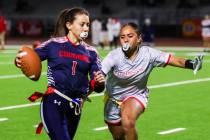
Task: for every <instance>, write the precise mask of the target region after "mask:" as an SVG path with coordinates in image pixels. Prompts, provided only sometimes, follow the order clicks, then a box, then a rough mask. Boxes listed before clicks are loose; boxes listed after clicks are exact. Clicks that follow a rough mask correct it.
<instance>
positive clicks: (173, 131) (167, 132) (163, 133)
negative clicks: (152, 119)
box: [158, 128, 186, 135]
mask: <svg viewBox="0 0 210 140" xmlns="http://www.w3.org/2000/svg"><path fill="white" fill-rule="evenodd" d="M184 130H186V128H174V129H171V130H166V131H162V132H158V134H160V135H166V134H171V133H176V132H179V131H184Z"/></svg>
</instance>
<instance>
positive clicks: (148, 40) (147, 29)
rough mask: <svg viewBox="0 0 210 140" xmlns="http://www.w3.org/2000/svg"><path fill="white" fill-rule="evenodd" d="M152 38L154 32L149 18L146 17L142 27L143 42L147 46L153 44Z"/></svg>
mask: <svg viewBox="0 0 210 140" xmlns="http://www.w3.org/2000/svg"><path fill="white" fill-rule="evenodd" d="M154 38H155V32H154V28H153V26H152V25H151V20H150V18H146V19H145V20H144V25H143V28H142V39H143V44H145V45H148V46H154Z"/></svg>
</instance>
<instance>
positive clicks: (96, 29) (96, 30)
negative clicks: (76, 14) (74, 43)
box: [91, 19, 102, 45]
mask: <svg viewBox="0 0 210 140" xmlns="http://www.w3.org/2000/svg"><path fill="white" fill-rule="evenodd" d="M101 30H102V24H101V22H100V21H99V20H98V19H95V20H93V21H92V24H91V33H92V43H93V44H94V45H99V43H100V33H101Z"/></svg>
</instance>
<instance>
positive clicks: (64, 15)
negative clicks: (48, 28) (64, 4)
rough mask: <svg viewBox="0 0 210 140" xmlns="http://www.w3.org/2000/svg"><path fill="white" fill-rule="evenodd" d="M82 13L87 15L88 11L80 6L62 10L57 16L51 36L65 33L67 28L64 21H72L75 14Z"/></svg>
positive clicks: (59, 35)
mask: <svg viewBox="0 0 210 140" xmlns="http://www.w3.org/2000/svg"><path fill="white" fill-rule="evenodd" d="M82 14H85V15H87V16H89V13H88V11H87V10H85V9H83V8H80V7H75V8H71V9H64V10H62V11H61V12H60V14H59V16H58V19H57V22H56V25H55V29H54V33H53V35H52V37H61V36H65V35H67V34H68V29H67V28H66V22H70V23H73V21H74V20H75V17H76V15H82Z"/></svg>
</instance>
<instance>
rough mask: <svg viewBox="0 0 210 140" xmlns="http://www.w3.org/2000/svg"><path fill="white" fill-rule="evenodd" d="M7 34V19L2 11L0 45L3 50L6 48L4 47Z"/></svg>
mask: <svg viewBox="0 0 210 140" xmlns="http://www.w3.org/2000/svg"><path fill="white" fill-rule="evenodd" d="M5 36H6V19H5V17H4V16H3V14H2V12H0V45H1V49H2V50H4V49H5V48H4V46H5Z"/></svg>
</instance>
